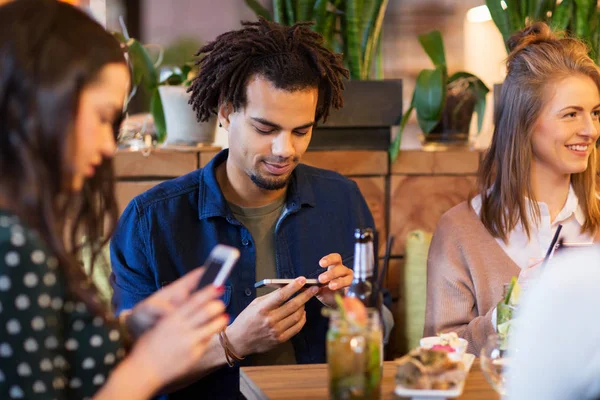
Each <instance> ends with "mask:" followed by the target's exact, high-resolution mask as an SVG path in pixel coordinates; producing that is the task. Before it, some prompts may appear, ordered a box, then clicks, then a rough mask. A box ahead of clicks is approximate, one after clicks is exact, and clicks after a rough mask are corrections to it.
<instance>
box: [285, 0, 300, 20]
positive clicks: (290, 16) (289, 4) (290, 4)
mask: <svg viewBox="0 0 600 400" xmlns="http://www.w3.org/2000/svg"><path fill="white" fill-rule="evenodd" d="M285 13H286V15H287V25H290V26H291V25H294V24H295V23H296V22H298V21H297V20H296V17H295V16H294V1H293V0H285Z"/></svg>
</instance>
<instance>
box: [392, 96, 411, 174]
mask: <svg viewBox="0 0 600 400" xmlns="http://www.w3.org/2000/svg"><path fill="white" fill-rule="evenodd" d="M414 102H415V95H414V93H413V98H412V101H411V104H410V107H408V110H406V112H405V113H404V115H403V116H402V121H400V127H399V128H398V134H397V135H396V137H395V138H394V141H393V142H392V144H391V145H390V149H389V153H390V160H391V162H394V161H396V159H397V158H398V153H400V144H401V141H402V133H403V132H404V127H405V126H406V123H407V122H408V119H409V118H410V114H411V113H412V111H413V110H414V109H415V107H414V105H413V104H414Z"/></svg>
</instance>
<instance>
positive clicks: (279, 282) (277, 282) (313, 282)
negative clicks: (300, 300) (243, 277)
mask: <svg viewBox="0 0 600 400" xmlns="http://www.w3.org/2000/svg"><path fill="white" fill-rule="evenodd" d="M294 281H295V279H263V280H262V281H258V282H256V283H255V284H254V287H255V288H261V287H265V286H266V287H272V288H280V287H283V286H285V285H287V284H289V283H292V282H294ZM304 286H321V284H320V283H319V281H318V280H317V279H307V280H306V283H305V284H304Z"/></svg>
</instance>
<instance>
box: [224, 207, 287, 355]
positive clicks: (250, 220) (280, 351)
mask: <svg viewBox="0 0 600 400" xmlns="http://www.w3.org/2000/svg"><path fill="white" fill-rule="evenodd" d="M284 203H285V196H281V198H280V199H277V200H275V201H274V202H272V203H269V204H267V205H266V206H262V207H252V208H249V207H240V206H237V205H235V204H231V203H229V207H230V208H231V211H232V213H233V215H234V216H235V217H236V218H237V220H238V221H240V222H241V223H242V224H243V225H244V226H245V227H246V229H248V231H249V232H250V235H252V239H253V242H254V246H255V251H256V263H255V265H256V282H258V281H261V280H263V279H269V278H277V277H278V276H277V266H276V261H275V260H276V258H275V226H276V225H277V221H278V220H279V217H280V216H281V212H282V210H283V206H284ZM272 290H273V289H271V288H258V289H256V296H257V297H259V296H264V295H265V294H268V293H270V292H271V291H272ZM252 359H253V362H252V363H253V365H285V364H296V355H295V354H294V346H293V345H292V342H291V341H287V342H285V343H282V344H280V345H279V346H277V347H275V348H274V349H272V350H269V351H267V352H266V353H262V354H255V355H254V356H253V357H252Z"/></svg>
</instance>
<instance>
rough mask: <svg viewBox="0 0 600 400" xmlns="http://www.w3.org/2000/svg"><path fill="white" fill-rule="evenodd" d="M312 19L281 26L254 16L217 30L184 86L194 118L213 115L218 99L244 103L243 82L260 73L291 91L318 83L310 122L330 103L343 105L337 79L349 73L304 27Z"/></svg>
mask: <svg viewBox="0 0 600 400" xmlns="http://www.w3.org/2000/svg"><path fill="white" fill-rule="evenodd" d="M310 25H312V22H299V23H296V24H294V25H293V26H283V25H280V24H277V23H275V22H270V21H267V20H266V19H264V18H262V17H261V18H259V20H258V21H257V22H248V21H245V22H242V26H243V28H242V29H240V30H236V31H230V32H226V33H223V34H222V35H219V36H218V37H217V39H215V41H213V42H211V43H209V44H208V45H206V46H204V47H202V48H201V49H200V50H199V51H198V52H197V53H196V56H200V57H201V58H200V59H199V60H198V61H197V62H196V65H198V66H199V67H200V73H199V74H198V76H196V78H194V80H193V82H192V85H191V86H190V88H189V89H188V92H191V98H190V101H189V103H190V104H191V105H192V108H193V109H194V111H196V118H197V120H198V121H199V122H202V121H207V120H208V119H209V118H210V116H211V114H217V111H218V107H219V103H224V104H231V105H232V106H233V109H234V110H239V109H242V108H244V107H245V106H246V101H247V99H246V86H247V84H248V82H249V80H250V79H251V78H252V77H254V76H257V75H258V76H261V77H263V78H265V79H267V80H268V81H269V82H271V83H272V84H273V85H274V86H275V87H276V88H278V89H282V90H287V91H296V90H303V89H306V88H318V91H319V97H318V101H317V110H316V114H315V121H319V120H321V119H322V120H323V121H325V120H326V119H327V116H328V115H329V111H330V109H331V107H333V108H335V109H338V108H341V107H342V106H343V105H344V98H343V96H342V91H343V90H344V83H343V80H342V78H346V79H348V78H349V76H350V74H349V72H348V70H347V69H346V68H345V67H344V65H343V62H342V55H341V54H334V53H332V52H331V51H330V50H328V49H327V48H326V47H325V46H323V37H322V36H321V35H320V34H318V33H316V32H313V31H312V30H311V29H310Z"/></svg>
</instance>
